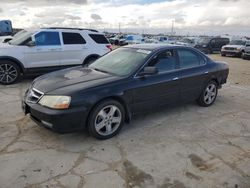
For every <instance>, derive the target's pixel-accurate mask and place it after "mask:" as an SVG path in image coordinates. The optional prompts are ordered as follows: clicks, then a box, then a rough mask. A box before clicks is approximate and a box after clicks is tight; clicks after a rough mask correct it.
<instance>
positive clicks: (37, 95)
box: [26, 88, 44, 103]
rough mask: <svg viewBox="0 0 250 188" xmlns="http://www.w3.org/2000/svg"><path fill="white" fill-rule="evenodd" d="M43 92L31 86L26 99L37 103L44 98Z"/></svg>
mask: <svg viewBox="0 0 250 188" xmlns="http://www.w3.org/2000/svg"><path fill="white" fill-rule="evenodd" d="M43 94H44V93H43V92H41V91H39V90H37V89H35V88H31V89H29V90H28V92H27V95H26V101H27V102H30V103H37V102H38V101H39V100H40V99H41V98H42V96H43Z"/></svg>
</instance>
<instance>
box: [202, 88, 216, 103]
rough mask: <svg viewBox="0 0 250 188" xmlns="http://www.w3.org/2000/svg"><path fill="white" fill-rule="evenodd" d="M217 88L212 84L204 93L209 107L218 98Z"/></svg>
mask: <svg viewBox="0 0 250 188" xmlns="http://www.w3.org/2000/svg"><path fill="white" fill-rule="evenodd" d="M216 94H217V87H216V85H215V84H213V83H211V84H209V85H208V86H207V88H206V90H205V93H204V102H205V103H206V104H207V105H209V104H212V103H213V102H214V100H215V98H216Z"/></svg>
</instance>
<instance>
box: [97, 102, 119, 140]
mask: <svg viewBox="0 0 250 188" xmlns="http://www.w3.org/2000/svg"><path fill="white" fill-rule="evenodd" d="M121 122H122V113H121V111H120V109H119V108H118V107H116V106H115V105H108V106H105V107H104V108H102V109H101V110H100V111H99V113H98V114H97V116H96V118H95V129H96V131H97V133H98V134H100V135H102V136H108V135H111V134H112V133H114V132H115V131H116V130H117V129H118V128H119V126H120V124H121Z"/></svg>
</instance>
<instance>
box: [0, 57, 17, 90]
mask: <svg viewBox="0 0 250 188" xmlns="http://www.w3.org/2000/svg"><path fill="white" fill-rule="evenodd" d="M20 74H21V71H20V68H19V66H18V65H17V64H16V63H14V62H12V61H7V60H4V61H0V84H2V85H10V84H14V83H15V82H17V81H18V80H19V78H20Z"/></svg>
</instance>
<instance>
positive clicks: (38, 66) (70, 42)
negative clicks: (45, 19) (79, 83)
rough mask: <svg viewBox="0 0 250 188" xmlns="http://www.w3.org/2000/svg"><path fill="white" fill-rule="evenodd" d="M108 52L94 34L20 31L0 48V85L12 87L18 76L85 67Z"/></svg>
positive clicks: (88, 31)
mask: <svg viewBox="0 0 250 188" xmlns="http://www.w3.org/2000/svg"><path fill="white" fill-rule="evenodd" d="M111 50H112V46H111V45H110V43H109V42H108V40H107V39H106V38H105V36H104V35H103V34H101V33H99V32H98V31H96V30H91V29H79V28H44V29H39V30H34V31H22V33H21V34H19V35H18V36H16V37H14V38H13V39H12V40H11V41H10V42H9V43H2V44H0V84H5V85H7V84H12V83H14V82H16V81H17V80H19V78H20V76H21V75H27V74H41V73H45V72H49V71H54V70H58V69H62V68H65V67H70V66H76V65H85V64H89V63H91V62H93V61H94V60H95V59H97V58H98V57H100V56H102V55H104V54H106V53H108V52H110V51H111Z"/></svg>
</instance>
